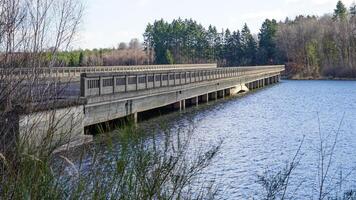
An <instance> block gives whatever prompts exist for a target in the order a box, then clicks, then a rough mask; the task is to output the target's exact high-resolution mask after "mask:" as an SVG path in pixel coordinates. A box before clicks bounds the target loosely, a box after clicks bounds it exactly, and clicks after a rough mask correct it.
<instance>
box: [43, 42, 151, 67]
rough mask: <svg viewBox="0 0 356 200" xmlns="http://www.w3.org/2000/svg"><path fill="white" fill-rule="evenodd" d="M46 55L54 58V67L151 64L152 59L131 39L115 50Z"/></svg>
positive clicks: (140, 44) (138, 43)
mask: <svg viewBox="0 0 356 200" xmlns="http://www.w3.org/2000/svg"><path fill="white" fill-rule="evenodd" d="M48 55H49V56H55V57H56V59H55V60H56V62H57V63H56V66H62V67H78V66H115V65H147V64H152V58H150V57H149V56H148V54H147V53H146V52H145V51H144V48H143V45H142V43H140V41H139V40H138V39H132V40H131V41H130V42H129V43H128V44H127V43H124V42H121V43H120V44H119V45H118V47H117V48H106V49H93V50H88V49H87V50H75V51H66V52H59V53H57V54H55V55H52V54H48ZM48 60H52V59H48Z"/></svg>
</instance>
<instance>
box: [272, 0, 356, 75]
mask: <svg viewBox="0 0 356 200" xmlns="http://www.w3.org/2000/svg"><path fill="white" fill-rule="evenodd" d="M275 38H276V44H277V48H278V50H279V51H280V52H281V53H282V54H281V55H282V56H283V57H284V61H285V63H286V64H287V67H288V72H289V75H290V76H294V77H295V78H319V77H343V78H355V77H356V7H355V4H354V5H353V6H351V7H350V9H347V8H346V6H345V5H344V4H343V3H342V2H341V1H339V2H338V3H337V6H336V9H335V10H334V13H333V15H325V16H323V17H315V16H306V17H305V16H298V17H296V18H295V19H294V20H288V19H286V20H285V22H283V23H282V22H281V23H279V25H278V32H277V34H276V36H275Z"/></svg>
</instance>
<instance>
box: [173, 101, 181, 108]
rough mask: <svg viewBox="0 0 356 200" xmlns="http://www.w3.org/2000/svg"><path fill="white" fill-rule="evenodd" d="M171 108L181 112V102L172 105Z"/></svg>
mask: <svg viewBox="0 0 356 200" xmlns="http://www.w3.org/2000/svg"><path fill="white" fill-rule="evenodd" d="M173 108H174V109H177V110H182V101H178V102H176V103H174V104H173Z"/></svg>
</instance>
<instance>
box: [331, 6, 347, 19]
mask: <svg viewBox="0 0 356 200" xmlns="http://www.w3.org/2000/svg"><path fill="white" fill-rule="evenodd" d="M346 16H347V9H346V7H345V5H344V4H343V3H342V1H338V2H337V4H336V9H335V10H334V16H333V19H334V20H338V19H339V20H345V19H346Z"/></svg>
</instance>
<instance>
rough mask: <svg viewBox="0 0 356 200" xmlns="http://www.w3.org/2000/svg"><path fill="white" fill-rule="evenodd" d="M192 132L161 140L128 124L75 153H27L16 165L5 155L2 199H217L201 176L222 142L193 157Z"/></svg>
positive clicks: (0, 185) (43, 150) (167, 134)
mask: <svg viewBox="0 0 356 200" xmlns="http://www.w3.org/2000/svg"><path fill="white" fill-rule="evenodd" d="M191 133H192V132H191V131H189V132H186V133H174V134H171V133H170V131H169V130H166V131H164V132H163V133H162V134H163V135H160V136H159V139H158V138H155V136H154V135H148V134H147V133H146V132H142V130H139V129H137V128H136V127H135V126H130V125H128V126H126V127H125V128H123V129H121V130H118V131H117V132H116V133H114V134H111V135H108V134H106V136H104V137H102V139H101V140H98V142H97V143H94V144H92V145H90V146H86V147H80V148H78V149H76V150H75V151H66V152H62V153H57V154H54V153H53V151H48V149H46V148H39V149H38V150H36V152H31V153H30V154H29V153H25V152H23V151H21V152H19V154H18V155H17V156H18V162H16V164H15V163H13V162H11V160H8V159H7V158H5V157H4V156H3V155H2V154H0V158H1V159H0V162H1V163H3V164H4V166H5V170H4V171H1V172H2V173H1V178H0V198H1V199H24V198H29V199H213V198H214V196H215V194H216V190H215V187H214V183H212V182H209V183H203V182H201V181H199V180H198V179H197V177H198V176H199V173H200V172H201V171H202V170H203V169H204V168H206V167H207V166H208V165H209V164H210V163H211V161H212V159H213V158H214V157H215V156H216V154H217V153H218V151H219V148H220V145H221V144H220V143H217V144H216V145H211V146H210V147H208V149H209V150H207V151H206V152H195V153H196V154H194V153H193V154H192V151H189V150H188V149H190V148H189V147H190V143H189V141H190V139H189V138H190V137H191V135H190V134H191ZM114 141H115V142H114ZM43 147H44V146H43ZM188 151H189V152H188ZM188 153H189V154H188ZM194 185H195V186H194ZM193 186H194V187H193Z"/></svg>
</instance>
